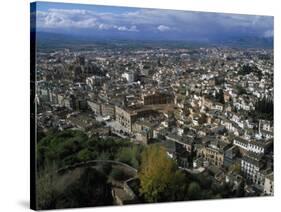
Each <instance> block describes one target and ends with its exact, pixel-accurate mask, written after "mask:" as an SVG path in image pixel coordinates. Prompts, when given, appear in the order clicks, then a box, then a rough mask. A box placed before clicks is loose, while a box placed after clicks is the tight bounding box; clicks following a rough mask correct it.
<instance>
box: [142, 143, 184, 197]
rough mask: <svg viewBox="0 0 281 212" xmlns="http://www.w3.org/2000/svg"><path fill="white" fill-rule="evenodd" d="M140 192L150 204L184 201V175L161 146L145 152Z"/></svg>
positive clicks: (152, 146) (151, 147)
mask: <svg viewBox="0 0 281 212" xmlns="http://www.w3.org/2000/svg"><path fill="white" fill-rule="evenodd" d="M139 176H140V184H141V188H140V192H141V193H142V194H143V195H144V198H145V200H146V201H148V202H161V201H175V200H182V199H183V197H182V195H181V196H179V194H183V193H184V191H183V190H182V189H184V180H185V179H184V175H183V174H182V173H181V172H180V171H178V170H177V166H176V163H175V161H173V160H172V159H170V158H168V156H167V154H166V151H165V149H164V148H163V147H161V146H160V145H157V144H155V145H151V146H149V147H147V149H145V150H144V152H143V154H142V158H141V167H140V174H139Z"/></svg>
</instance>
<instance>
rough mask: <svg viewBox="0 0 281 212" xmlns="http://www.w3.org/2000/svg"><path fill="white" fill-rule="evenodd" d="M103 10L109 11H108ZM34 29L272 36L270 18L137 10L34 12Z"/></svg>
mask: <svg viewBox="0 0 281 212" xmlns="http://www.w3.org/2000/svg"><path fill="white" fill-rule="evenodd" d="M106 11H110V10H109V9H107V10H106ZM36 21H37V27H38V28H41V29H49V30H57V29H59V30H63V29H70V30H75V29H77V30H79V29H87V30H92V31H95V30H99V31H106V30H115V31H123V32H149V33H154V32H157V31H158V32H162V34H163V35H164V34H165V32H168V31H171V30H173V31H176V32H177V34H182V36H183V37H187V36H201V37H202V38H206V37H209V36H220V35H224V34H227V35H239V34H241V35H256V36H260V37H265V36H270V35H273V17H270V16H254V15H235V14H224V13H207V12H189V11H176V10H157V9H139V10H134V11H132V10H130V9H128V11H126V10H124V11H123V12H115V10H114V9H112V11H110V12H101V11H99V10H94V9H92V10H81V9H52V8H50V9H48V10H46V11H37V19H36Z"/></svg>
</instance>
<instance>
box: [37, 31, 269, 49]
mask: <svg viewBox="0 0 281 212" xmlns="http://www.w3.org/2000/svg"><path fill="white" fill-rule="evenodd" d="M116 42H128V43H131V44H132V43H134V44H136V43H137V44H138V45H141V44H143V45H145V44H147V43H149V44H150V46H151V44H152V43H155V44H160V43H162V44H165V46H172V47H184V45H183V44H186V46H229V47H237V48H273V38H272V37H270V38H264V37H254V36H252V37H250V36H241V37H239V36H235V37H230V36H225V37H210V38H207V39H206V38H203V37H196V36H191V37H189V38H185V39H183V38H182V37H181V35H178V36H177V35H175V34H173V35H171V36H169V34H167V35H166V36H165V37H163V36H162V37H161V39H159V36H157V33H155V34H153V33H150V34H149V35H146V34H140V33H137V32H136V33H134V32H130V33H128V32H120V33H112V34H110V33H103V32H96V33H91V34H87V33H84V34H83V35H81V34H67V33H59V32H58V33H53V32H37V33H36V44H37V47H39V48H44V49H45V48H65V47H69V46H77V45H94V44H103V45H114V44H116ZM177 44H180V45H179V46H178V45H177Z"/></svg>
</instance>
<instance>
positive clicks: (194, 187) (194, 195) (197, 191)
mask: <svg viewBox="0 0 281 212" xmlns="http://www.w3.org/2000/svg"><path fill="white" fill-rule="evenodd" d="M187 193H188V197H189V199H191V200H197V199H200V197H201V187H200V185H199V184H198V183H196V182H192V183H190V184H189V186H188V191H187Z"/></svg>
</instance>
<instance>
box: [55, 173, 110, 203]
mask: <svg viewBox="0 0 281 212" xmlns="http://www.w3.org/2000/svg"><path fill="white" fill-rule="evenodd" d="M112 201H113V200H112V196H111V186H110V184H109V183H108V182H107V177H106V176H105V175H104V174H102V173H100V172H99V171H97V170H95V169H92V168H86V169H85V170H84V171H83V173H82V175H81V177H80V178H79V179H78V180H77V181H75V182H74V183H73V184H71V185H69V186H68V187H67V188H66V189H65V190H64V191H63V192H62V193H61V194H60V196H59V197H58V198H57V202H56V208H69V207H89V206H99V205H111V204H112Z"/></svg>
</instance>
